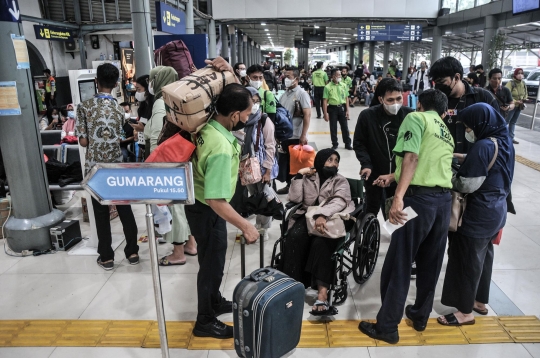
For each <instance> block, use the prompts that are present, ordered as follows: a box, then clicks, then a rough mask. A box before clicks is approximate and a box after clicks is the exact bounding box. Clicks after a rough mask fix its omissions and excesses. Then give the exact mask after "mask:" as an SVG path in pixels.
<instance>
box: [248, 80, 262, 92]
mask: <svg viewBox="0 0 540 358" xmlns="http://www.w3.org/2000/svg"><path fill="white" fill-rule="evenodd" d="M249 85H250V86H251V87H253V88H255V89H257V90H258V89H259V88H261V86H262V81H253V80H249Z"/></svg>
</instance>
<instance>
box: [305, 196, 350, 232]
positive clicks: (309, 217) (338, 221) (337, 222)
mask: <svg viewBox="0 0 540 358" xmlns="http://www.w3.org/2000/svg"><path fill="white" fill-rule="evenodd" d="M334 198H339V199H341V200H343V201H344V202H345V204H348V203H347V200H345V198H343V197H341V196H337V195H336V196H331V197H329V198H326V199H325V200H323V202H322V203H320V204H319V205H317V206H308V208H307V211H306V223H307V229H308V234H310V235H314V236H320V237H326V238H329V239H339V238H342V237H344V236H345V235H346V234H347V231H346V230H345V222H344V221H346V220H355V219H354V218H353V217H351V216H350V215H349V213H344V212H340V213H336V214H334V215H332V216H330V217H328V218H327V219H326V232H325V233H324V234H321V233H320V232H319V231H317V229H316V228H315V221H316V219H315V218H313V215H314V214H315V212H316V211H317V210H319V209H320V208H321V207H323V206H324V205H326V203H328V202H329V201H330V200H332V199H334Z"/></svg>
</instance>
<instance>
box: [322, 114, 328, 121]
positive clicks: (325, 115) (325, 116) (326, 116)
mask: <svg viewBox="0 0 540 358" xmlns="http://www.w3.org/2000/svg"><path fill="white" fill-rule="evenodd" d="M323 118H324V120H325V121H326V122H328V121H329V120H330V116H329V115H328V113H325V114H324V117H323Z"/></svg>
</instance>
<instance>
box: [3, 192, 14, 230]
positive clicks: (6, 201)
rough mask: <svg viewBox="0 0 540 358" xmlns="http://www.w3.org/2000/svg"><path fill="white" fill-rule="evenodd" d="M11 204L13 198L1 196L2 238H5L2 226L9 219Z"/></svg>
mask: <svg viewBox="0 0 540 358" xmlns="http://www.w3.org/2000/svg"><path fill="white" fill-rule="evenodd" d="M10 206H11V200H10V199H9V198H0V239H3V238H4V237H3V235H2V227H3V226H4V224H5V223H6V221H7V219H8V215H9V211H10ZM12 214H13V213H12Z"/></svg>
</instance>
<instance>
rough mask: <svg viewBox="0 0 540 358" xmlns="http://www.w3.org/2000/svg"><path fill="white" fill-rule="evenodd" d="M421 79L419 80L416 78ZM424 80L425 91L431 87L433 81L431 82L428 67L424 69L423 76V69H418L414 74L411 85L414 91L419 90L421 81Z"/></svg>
mask: <svg viewBox="0 0 540 358" xmlns="http://www.w3.org/2000/svg"><path fill="white" fill-rule="evenodd" d="M417 78H418V79H419V81H418V82H417V81H416V79H417ZM422 80H423V81H424V91H425V90H427V89H430V88H431V82H429V70H428V69H426V70H425V71H424V76H423V78H422V70H417V71H416V72H415V73H414V74H413V75H412V76H411V81H410V83H409V84H410V85H411V86H413V91H418V89H419V87H420V81H422Z"/></svg>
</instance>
